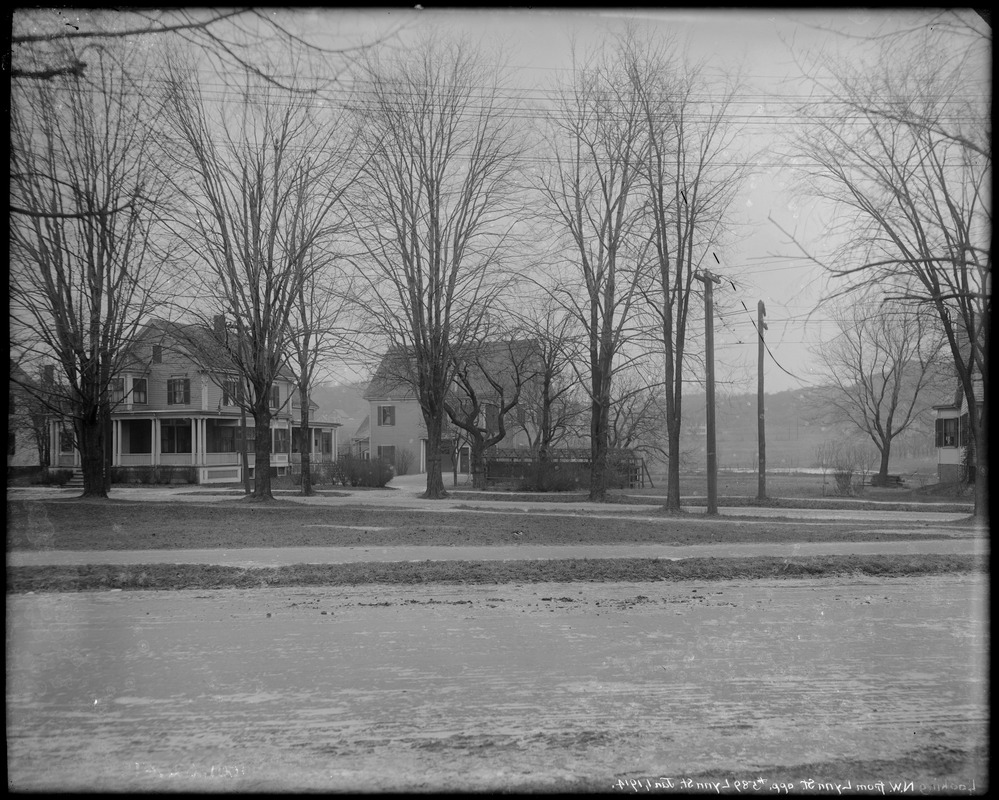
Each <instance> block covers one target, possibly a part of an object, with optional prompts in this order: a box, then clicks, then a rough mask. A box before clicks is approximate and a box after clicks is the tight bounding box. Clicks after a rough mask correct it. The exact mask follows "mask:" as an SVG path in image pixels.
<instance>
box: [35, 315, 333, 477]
mask: <svg viewBox="0 0 999 800" xmlns="http://www.w3.org/2000/svg"><path fill="white" fill-rule="evenodd" d="M130 356H131V357H130V358H129V360H128V362H127V363H128V367H127V368H126V369H125V370H123V371H122V373H121V374H120V375H118V376H117V378H116V379H115V381H114V383H113V385H112V392H111V394H112V397H111V400H112V403H113V406H112V412H111V424H110V429H109V430H108V431H107V433H106V441H107V443H108V445H109V447H108V451H109V460H110V465H111V466H112V467H120V468H124V469H130V468H132V469H134V468H148V467H183V468H187V469H189V470H193V475H194V480H195V482H196V483H199V484H211V483H238V482H241V481H242V480H243V464H242V452H243V445H244V442H245V444H246V450H247V453H248V455H247V460H248V464H249V477H250V478H253V477H254V468H255V465H254V461H255V455H254V443H255V439H256V436H258V435H265V436H269V437H271V470H272V474H274V475H276V476H282V475H286V474H288V473H289V472H292V471H294V469H295V467H296V465H299V464H300V463H301V454H302V452H303V451H304V448H308V452H309V453H310V458H311V460H312V462H313V463H317V462H323V461H334V460H335V459H336V453H337V429H338V428H339V427H340V424H339V422H337V421H335V420H329V419H312V418H311V412H310V425H309V435H308V437H307V440H306V441H302V439H303V437H302V436H301V434H300V424H301V405H300V402H299V395H298V391H297V388H296V386H295V383H294V381H293V379H292V378H291V377H290V376H288V375H280V376H279V378H278V380H276V381H275V384H274V386H273V389H272V393H271V398H270V399H271V402H270V407H271V411H272V414H273V416H272V418H271V423H270V429H269V430H268V431H266V432H258V431H257V430H256V429H255V427H254V424H253V417H252V416H250V415H248V414H246V415H244V414H242V413H241V411H240V408H239V406H238V405H237V401H238V399H239V398H240V397H241V396H242V387H241V382H240V380H239V377H238V373H237V372H236V370H235V369H234V368H233V366H232V364H231V362H229V361H228V359H227V358H226V356H225V355H224V353H223V351H222V350H221V348H220V347H219V346H218V343H217V340H216V339H215V337H214V335H213V332H212V331H211V330H210V329H208V328H206V327H205V326H203V325H198V324H183V323H177V322H170V321H166V320H154V321H152V322H150V323H149V324H148V325H146V326H145V328H144V329H143V331H142V333H141V335H140V336H139V337H138V339H137V341H136V342H135V344H134V346H133V348H132V351H131V354H130ZM312 407H313V408H314V407H315V406H312ZM49 436H50V446H51V448H52V449H51V452H52V453H53V459H52V461H53V466H57V467H63V468H66V467H69V468H73V469H75V468H78V467H79V465H80V455H79V452H78V451H77V450H76V448H75V446H74V439H73V434H72V430H71V429H70V428H69V427H68V426H67V424H66V422H65V421H64V420H59V419H54V420H51V421H50V428H49ZM185 471H186V470H185Z"/></svg>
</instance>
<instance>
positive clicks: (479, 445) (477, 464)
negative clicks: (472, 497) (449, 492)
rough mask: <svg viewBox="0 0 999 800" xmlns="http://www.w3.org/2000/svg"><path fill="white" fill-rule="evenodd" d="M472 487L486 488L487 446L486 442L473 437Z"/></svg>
mask: <svg viewBox="0 0 999 800" xmlns="http://www.w3.org/2000/svg"><path fill="white" fill-rule="evenodd" d="M471 446H472V488H473V489H485V488H486V447H485V443H484V442H481V441H476V440H475V439H472V441H471Z"/></svg>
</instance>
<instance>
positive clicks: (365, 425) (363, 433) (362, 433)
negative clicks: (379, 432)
mask: <svg viewBox="0 0 999 800" xmlns="http://www.w3.org/2000/svg"><path fill="white" fill-rule="evenodd" d="M370 429H371V415H370V414H369V415H368V416H366V417H365V418H364V420H363V421H362V422H361V424H360V425H358V426H357V431H356V432H355V433H354V435H353V436H351V437H350V438H351V439H354V440H355V441H356V440H358V439H367V438H368V436H370V435H371V434H370Z"/></svg>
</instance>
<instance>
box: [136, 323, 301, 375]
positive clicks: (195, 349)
mask: <svg viewBox="0 0 999 800" xmlns="http://www.w3.org/2000/svg"><path fill="white" fill-rule="evenodd" d="M138 339H139V341H143V342H146V343H150V344H159V345H162V346H163V348H164V349H166V350H168V351H172V352H174V353H178V354H180V355H183V356H186V357H187V358H190V359H191V360H192V361H193V362H194V363H195V364H197V365H198V366H199V367H200V368H202V369H206V370H211V371H213V372H229V373H236V372H238V370H237V368H236V365H235V364H234V363H233V360H232V358H231V357H230V355H229V354H228V353H227V352H226V349H225V346H224V344H223V341H224V340H223V339H220V337H219V335H217V334H216V333H215V331H214V330H213V329H212V328H210V327H208V326H207V325H205V324H203V323H200V322H193V323H192V322H176V321H174V320H166V319H152V320H150V322H149V323H148V324H147V325H146V327H145V328H144V329H143V331H142V332H141V333H140V334H139V337H138ZM278 375H279V377H280V378H281V379H282V380H293V378H292V376H290V375H289V374H288V373H286V372H284V371H279V372H278Z"/></svg>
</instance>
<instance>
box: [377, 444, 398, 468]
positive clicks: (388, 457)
mask: <svg viewBox="0 0 999 800" xmlns="http://www.w3.org/2000/svg"><path fill="white" fill-rule="evenodd" d="M378 458H379V459H380V460H381V461H384V462H385V463H386V464H393V465H394V464H395V445H393V444H389V445H382V444H380V445H378Z"/></svg>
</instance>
